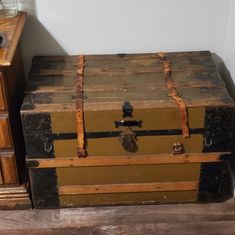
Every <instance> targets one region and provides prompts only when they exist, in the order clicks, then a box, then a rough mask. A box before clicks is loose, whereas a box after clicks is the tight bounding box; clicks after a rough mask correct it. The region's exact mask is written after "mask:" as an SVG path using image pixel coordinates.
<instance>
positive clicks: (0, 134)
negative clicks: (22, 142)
mask: <svg viewBox="0 0 235 235" xmlns="http://www.w3.org/2000/svg"><path fill="white" fill-rule="evenodd" d="M11 147H12V141H11V135H10V126H9V120H8V117H0V149H3V148H11Z"/></svg>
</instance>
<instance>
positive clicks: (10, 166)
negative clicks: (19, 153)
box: [0, 153, 18, 184]
mask: <svg viewBox="0 0 235 235" xmlns="http://www.w3.org/2000/svg"><path fill="white" fill-rule="evenodd" d="M0 163H1V169H0V171H1V178H2V184H16V183H17V182H18V179H17V174H16V172H17V171H16V165H15V156H14V154H13V153H3V154H1V155H0Z"/></svg>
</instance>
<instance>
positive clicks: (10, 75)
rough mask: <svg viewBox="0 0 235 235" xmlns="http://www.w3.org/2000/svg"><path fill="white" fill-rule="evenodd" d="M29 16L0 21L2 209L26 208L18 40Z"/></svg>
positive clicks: (24, 15) (21, 66) (21, 65)
mask: <svg viewBox="0 0 235 235" xmlns="http://www.w3.org/2000/svg"><path fill="white" fill-rule="evenodd" d="M25 19H26V13H24V12H21V13H20V14H19V15H18V16H16V17H14V18H10V19H0V32H1V34H2V35H4V37H5V38H4V41H5V43H4V45H1V47H0V208H3V207H4V208H9V207H11V208H26V207H30V206H31V203H30V200H29V196H28V193H27V187H26V185H27V173H26V172H27V171H26V167H25V148H24V140H23V134H22V128H21V121H20V114H19V111H20V106H21V104H22V101H23V93H24V86H25V81H24V73H23V64H22V58H21V50H20V45H19V39H20V35H21V32H22V30H23V26H24V23H25Z"/></svg>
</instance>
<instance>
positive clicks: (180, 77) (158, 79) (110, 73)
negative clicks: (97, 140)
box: [22, 52, 233, 112]
mask: <svg viewBox="0 0 235 235" xmlns="http://www.w3.org/2000/svg"><path fill="white" fill-rule="evenodd" d="M166 56H167V57H168V58H169V59H170V60H171V63H172V78H173V80H174V82H175V85H176V88H177V90H178V91H179V93H180V94H183V97H184V100H185V103H186V105H187V107H190V106H196V107H197V106H207V105H231V106H233V102H232V100H231V97H230V96H229V95H228V93H227V91H226V89H225V86H224V83H223V81H222V79H221V77H220V76H219V74H218V71H217V69H216V67H215V65H214V64H213V61H212V59H211V54H210V52H183V53H166ZM77 58H78V56H77V57H76V56H71V57H70V56H68V57H63V56H62V57H59V56H58V57H55V56H52V57H50V56H45V57H35V58H34V59H33V65H32V68H31V71H30V80H29V86H28V88H29V89H28V90H27V96H26V99H25V106H23V108H22V112H30V111H31V112H42V111H43V110H45V111H49V112H52V111H56V110H76V100H77V94H76V89H75V82H76V65H77ZM140 84H141V85H140ZM83 90H84V97H86V99H85V100H84V112H86V111H92V110H93V111H94V110H104V109H105V110H120V109H121V107H122V105H123V102H125V101H127V100H128V101H130V102H131V104H132V106H133V108H134V110H137V109H148V108H150V107H151V108H163V107H164V108H165V107H172V108H176V104H175V103H174V101H172V100H171V98H170V97H167V90H166V87H165V81H164V79H163V69H162V64H161V61H160V59H159V57H158V55H157V53H156V54H139V55H138V54H135V55H124V56H123V55H97V56H92V55H87V56H85V70H84V86H83ZM202 100H203V102H202ZM30 105H31V107H33V110H31V109H30Z"/></svg>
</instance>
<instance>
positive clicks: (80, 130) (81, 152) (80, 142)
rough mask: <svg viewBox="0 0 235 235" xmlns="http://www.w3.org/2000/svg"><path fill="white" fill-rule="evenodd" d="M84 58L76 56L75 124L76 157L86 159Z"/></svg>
mask: <svg viewBox="0 0 235 235" xmlns="http://www.w3.org/2000/svg"><path fill="white" fill-rule="evenodd" d="M84 65H85V56H84V55H79V56H78V67H77V84H76V90H77V103H76V109H77V113H76V122H77V155H78V157H80V158H81V157H86V151H85V149H84V118H83V75H84Z"/></svg>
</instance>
